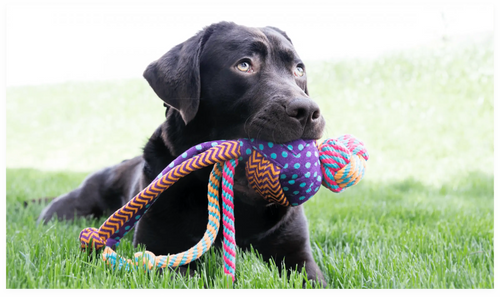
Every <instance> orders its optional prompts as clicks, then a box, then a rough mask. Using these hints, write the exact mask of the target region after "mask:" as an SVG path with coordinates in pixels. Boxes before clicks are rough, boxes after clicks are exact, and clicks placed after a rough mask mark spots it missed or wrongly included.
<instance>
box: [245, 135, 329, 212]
mask: <svg viewBox="0 0 500 297" xmlns="http://www.w3.org/2000/svg"><path fill="white" fill-rule="evenodd" d="M240 145H241V153H242V155H243V157H248V162H247V164H246V174H247V178H248V181H249V184H250V185H251V186H252V188H253V189H254V190H255V191H256V192H257V193H259V194H260V195H262V196H263V197H264V198H266V200H269V201H271V202H275V203H279V204H282V205H285V206H297V205H300V204H302V203H304V202H306V201H307V200H308V199H309V198H311V197H312V196H313V195H314V194H315V193H316V192H317V191H318V190H319V188H320V186H321V181H322V173H321V166H320V160H319V152H318V149H317V147H316V144H315V141H314V140H296V141H293V142H289V143H286V144H275V143H272V142H266V141H261V140H257V139H244V140H241V141H240Z"/></svg>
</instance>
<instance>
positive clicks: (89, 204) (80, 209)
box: [38, 157, 144, 223]
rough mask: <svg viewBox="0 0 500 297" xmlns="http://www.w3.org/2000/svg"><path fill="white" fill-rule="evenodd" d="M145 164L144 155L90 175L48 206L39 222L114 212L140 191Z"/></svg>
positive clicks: (96, 215) (97, 215)
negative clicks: (54, 218) (56, 218)
mask: <svg viewBox="0 0 500 297" xmlns="http://www.w3.org/2000/svg"><path fill="white" fill-rule="evenodd" d="M143 164H144V161H143V158H142V157H136V158H133V159H130V160H126V161H123V162H121V163H120V164H117V165H115V166H111V167H107V168H104V169H102V170H99V171H97V172H95V173H93V174H91V175H89V176H88V177H87V178H86V179H85V180H84V181H83V182H82V184H81V185H80V186H79V187H78V188H76V189H75V190H73V191H71V192H69V193H66V194H63V195H61V196H59V197H57V198H55V199H54V200H53V201H52V202H51V203H50V204H49V205H48V206H47V207H45V209H44V210H43V211H42V213H41V214H40V216H39V217H38V222H39V223H40V222H47V221H48V220H50V219H51V218H52V217H53V216H55V217H58V218H60V219H66V220H73V219H74V218H75V217H83V216H91V215H92V216H95V217H99V216H102V215H107V214H110V213H111V212H113V211H115V210H117V209H118V208H120V207H121V206H122V205H124V204H125V203H126V202H127V201H128V200H129V199H130V198H131V197H133V195H135V194H137V193H138V192H139V191H140V189H139V184H140V182H139V181H140V179H141V177H142V167H143Z"/></svg>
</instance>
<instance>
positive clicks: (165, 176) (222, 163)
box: [80, 135, 369, 281]
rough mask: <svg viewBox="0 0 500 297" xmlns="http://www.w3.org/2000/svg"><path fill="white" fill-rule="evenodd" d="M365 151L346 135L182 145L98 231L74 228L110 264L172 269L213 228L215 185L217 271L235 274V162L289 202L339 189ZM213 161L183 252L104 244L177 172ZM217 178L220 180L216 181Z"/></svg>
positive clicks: (199, 249) (357, 170)
mask: <svg viewBox="0 0 500 297" xmlns="http://www.w3.org/2000/svg"><path fill="white" fill-rule="evenodd" d="M368 158H369V156H368V153H367V151H366V148H365V147H364V144H363V143H362V142H361V141H359V140H357V139H356V138H354V137H353V136H351V135H343V136H340V137H338V138H337V139H327V140H325V141H324V142H323V143H322V144H320V145H317V143H316V142H315V141H314V140H296V141H292V142H289V143H285V144H275V143H272V142H266V141H262V140H257V139H247V138H245V139H239V140H226V141H224V140H221V141H209V142H205V143H201V144H198V145H196V146H194V147H191V148H190V149H188V150H187V151H185V152H184V153H183V154H182V155H180V156H179V157H177V158H176V159H175V160H174V161H172V162H171V163H170V164H169V165H168V166H167V167H166V168H165V169H164V170H163V171H162V172H161V173H160V174H159V175H158V176H157V177H156V178H155V180H153V181H152V182H151V183H150V184H149V186H148V187H146V188H145V189H144V190H142V191H141V192H140V193H139V194H137V195H136V196H135V197H134V198H132V199H131V200H130V201H129V202H128V203H127V204H126V205H124V206H123V207H122V208H120V209H118V210H117V211H116V212H115V213H114V214H112V215H111V216H110V217H109V218H108V219H107V220H106V221H105V222H104V223H103V224H102V225H101V227H100V228H99V229H96V228H92V227H90V228H86V229H84V230H82V232H81V233H80V242H81V248H82V249H83V250H87V249H90V250H91V249H97V250H100V249H102V248H103V247H104V251H103V253H102V259H103V260H104V261H105V262H106V263H108V264H109V265H110V266H112V267H114V268H115V267H116V268H118V269H120V268H122V267H125V269H127V270H128V269H134V268H137V267H141V266H142V267H143V268H144V269H145V270H150V269H152V268H153V267H157V268H165V267H178V266H181V265H184V264H188V263H190V262H191V261H194V260H196V259H198V258H199V257H201V256H202V255H203V254H204V253H205V252H206V251H208V249H209V248H210V247H211V246H212V244H213V242H214V240H215V238H216V237H217V234H218V232H219V227H220V217H221V216H220V206H219V190H220V188H222V195H221V200H222V210H223V236H224V238H223V249H224V272H225V273H226V275H229V276H231V279H232V280H233V281H234V279H235V262H236V240H235V229H234V211H233V210H234V204H233V197H234V193H233V183H234V172H235V168H236V166H237V165H238V163H239V161H246V165H245V171H246V176H247V179H248V182H249V185H250V186H251V187H252V188H253V189H254V190H255V191H256V192H258V193H259V194H260V195H261V196H262V197H264V198H265V199H266V200H268V201H269V202H272V203H277V204H281V205H284V206H291V207H293V206H297V205H300V204H302V203H304V202H306V201H307V200H309V198H311V197H312V196H313V195H314V194H315V193H316V192H317V191H318V190H319V187H320V186H321V185H323V186H325V187H327V188H328V189H330V190H331V191H333V192H336V193H338V192H342V191H343V190H344V189H346V188H347V187H350V186H353V185H355V184H357V183H358V182H359V181H360V180H361V179H362V178H363V176H364V173H365V169H366V161H368ZM210 165H214V167H213V169H212V172H211V174H210V177H209V181H208V194H207V196H208V197H207V198H208V223H207V229H206V231H205V233H204V235H203V237H202V238H201V239H200V241H199V242H198V243H197V244H196V245H195V246H193V247H192V248H190V249H189V250H187V251H185V252H181V253H178V254H173V255H165V256H155V255H154V254H153V253H151V252H149V251H145V252H144V253H141V252H139V253H135V254H134V260H130V259H125V258H122V257H121V256H119V255H117V254H116V252H115V251H114V250H113V249H112V247H113V246H115V245H118V244H119V241H120V239H121V238H122V237H123V236H125V235H126V234H127V233H128V232H129V231H130V230H131V229H132V228H133V227H134V226H135V224H136V223H137V221H138V220H139V219H140V218H141V217H142V215H143V214H144V213H145V212H146V211H147V210H148V208H149V207H150V206H151V205H152V204H153V203H154V202H155V201H156V199H157V197H158V196H159V195H160V194H161V193H162V192H163V191H165V190H166V189H168V188H169V187H170V186H171V185H173V184H174V183H175V182H176V181H178V180H179V179H180V178H182V177H184V176H186V175H188V174H189V173H191V172H193V171H195V170H198V169H201V168H204V167H207V166H210ZM221 180H222V181H221Z"/></svg>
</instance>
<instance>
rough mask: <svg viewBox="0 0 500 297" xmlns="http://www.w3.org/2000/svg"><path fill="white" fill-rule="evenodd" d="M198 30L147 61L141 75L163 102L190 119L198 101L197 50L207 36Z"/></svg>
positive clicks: (198, 73) (183, 117) (187, 121)
mask: <svg viewBox="0 0 500 297" xmlns="http://www.w3.org/2000/svg"><path fill="white" fill-rule="evenodd" d="M205 31H206V30H203V31H200V32H199V33H198V34H196V35H195V36H193V37H191V38H190V39H188V40H187V41H185V42H183V43H181V44H179V45H177V46H175V47H174V48H172V49H171V50H170V51H168V52H167V53H166V54H165V55H163V56H162V57H161V58H160V59H158V60H156V61H154V62H153V63H151V64H149V66H148V67H147V68H146V70H145V71H144V74H143V75H144V78H145V79H146V80H147V81H148V83H149V85H150V86H151V87H152V88H153V90H154V91H155V93H156V94H157V95H158V97H160V98H161V99H162V100H163V101H164V102H165V103H166V104H168V105H169V106H171V107H173V108H175V109H176V110H178V111H179V112H180V114H181V116H182V119H183V120H184V123H185V124H187V123H189V122H190V121H191V120H192V119H193V118H194V117H195V115H196V113H197V112H198V106H199V103H200V61H199V57H200V52H201V48H202V43H204V41H206V39H207V38H208V37H206V36H205Z"/></svg>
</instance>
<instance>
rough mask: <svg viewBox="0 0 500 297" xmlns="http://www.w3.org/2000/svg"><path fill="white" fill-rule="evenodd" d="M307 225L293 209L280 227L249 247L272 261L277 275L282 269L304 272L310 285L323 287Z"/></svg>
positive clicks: (303, 218)
mask: <svg viewBox="0 0 500 297" xmlns="http://www.w3.org/2000/svg"><path fill="white" fill-rule="evenodd" d="M307 225H308V224H307V220H306V217H305V214H304V210H303V208H302V207H301V206H299V207H296V208H294V209H293V212H292V213H291V216H290V217H289V219H287V221H286V222H285V223H284V224H283V225H280V226H279V228H277V229H276V230H275V231H274V232H272V233H270V234H267V235H266V237H265V238H263V239H261V240H260V241H259V242H257V243H252V245H254V247H255V248H256V249H257V250H258V251H259V253H261V254H262V256H263V258H264V259H266V260H269V259H271V258H272V259H273V260H274V262H275V263H276V264H277V265H278V268H279V270H280V273H281V270H282V268H283V265H284V266H285V268H286V269H288V270H297V271H301V270H302V268H305V270H306V273H307V279H308V280H309V281H311V282H312V283H313V285H317V284H319V285H320V286H322V287H326V282H325V279H324V276H323V273H322V272H321V270H320V269H319V267H318V264H316V262H315V261H314V258H313V255H312V251H311V244H310V242H309V230H308V226H307ZM304 285H305V284H304Z"/></svg>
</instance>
